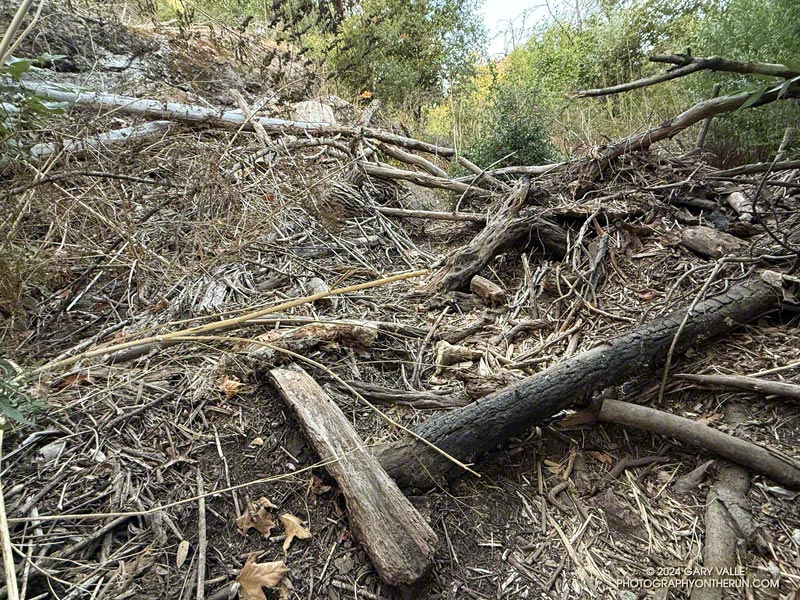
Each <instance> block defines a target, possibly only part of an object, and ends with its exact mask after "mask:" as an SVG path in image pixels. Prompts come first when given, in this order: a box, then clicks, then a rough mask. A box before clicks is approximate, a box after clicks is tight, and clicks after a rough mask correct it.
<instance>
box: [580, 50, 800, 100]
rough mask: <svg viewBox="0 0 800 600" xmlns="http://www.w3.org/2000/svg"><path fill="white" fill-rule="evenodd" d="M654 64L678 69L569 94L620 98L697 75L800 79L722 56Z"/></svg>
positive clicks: (661, 58)
mask: <svg viewBox="0 0 800 600" xmlns="http://www.w3.org/2000/svg"><path fill="white" fill-rule="evenodd" d="M650 61H651V62H661V63H671V64H674V65H676V67H674V68H672V69H670V70H668V71H666V72H665V73H658V74H656V75H651V76H649V77H643V78H641V79H637V80H636V81H628V82H626V83H621V84H619V85H612V86H610V87H606V88H596V89H591V90H580V91H578V92H575V93H573V94H570V97H571V98H588V97H598V96H610V95H612V94H621V93H624V92H629V91H631V90H636V89H640V88H644V87H649V86H651V85H656V84H659V83H663V82H665V81H670V80H672V79H677V78H679V77H685V76H686V75H691V74H692V73H697V72H698V71H726V72H729V73H742V74H757V75H768V76H772V77H782V78H784V79H791V78H792V77H797V76H798V75H800V70H797V69H793V68H791V67H789V66H787V65H782V64H773V63H762V62H757V61H751V60H748V61H743V60H729V59H727V58H722V57H721V56H709V57H706V58H703V57H694V56H687V55H685V54H657V55H655V56H651V57H650Z"/></svg>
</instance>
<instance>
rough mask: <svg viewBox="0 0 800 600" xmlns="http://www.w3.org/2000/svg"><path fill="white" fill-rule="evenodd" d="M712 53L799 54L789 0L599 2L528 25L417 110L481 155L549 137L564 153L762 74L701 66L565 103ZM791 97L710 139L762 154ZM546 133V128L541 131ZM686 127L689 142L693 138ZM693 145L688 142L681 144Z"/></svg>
mask: <svg viewBox="0 0 800 600" xmlns="http://www.w3.org/2000/svg"><path fill="white" fill-rule="evenodd" d="M689 48H690V49H691V51H692V52H693V54H695V55H697V56H704V55H705V56H708V55H713V54H719V55H723V56H726V57H729V58H733V59H756V60H762V61H776V60H778V61H783V62H789V63H792V61H800V2H798V1H797V0H770V1H769V2H764V1H763V0H683V1H677V2H676V1H673V0H623V1H621V2H615V1H612V0H605V1H603V0H601V2H600V4H599V5H598V6H596V7H595V10H594V11H592V12H591V13H590V14H589V15H588V16H587V17H586V18H585V19H584V20H583V22H582V23H581V25H580V27H579V26H577V25H576V24H575V23H574V22H569V21H564V20H559V21H555V22H550V23H548V24H546V25H544V26H543V27H541V28H540V29H539V30H538V31H536V32H534V34H533V35H532V37H531V38H530V40H529V41H528V42H527V43H525V44H524V45H523V46H521V47H518V48H516V49H515V50H514V51H513V52H511V53H510V54H509V55H508V56H507V57H505V58H504V59H503V60H502V61H500V62H498V63H496V64H493V65H489V66H487V67H484V68H482V69H480V70H479V71H478V73H477V74H476V75H475V77H474V78H473V79H472V80H471V81H470V82H469V84H468V85H465V86H461V87H460V88H459V89H458V90H454V92H453V93H452V94H451V97H449V98H448V99H447V100H446V102H443V103H441V104H439V105H437V106H435V107H431V108H430V109H429V110H428V111H427V113H426V114H427V124H428V128H429V130H430V131H431V132H432V133H436V134H438V135H444V134H448V135H450V136H451V138H452V140H453V141H454V143H455V144H456V146H457V147H458V148H460V149H461V150H462V151H464V152H466V153H468V154H471V155H473V157H474V158H476V159H479V160H481V161H483V162H493V161H496V160H501V159H502V158H503V156H504V153H505V152H507V151H508V150H509V149H512V150H514V151H515V152H516V154H515V158H512V159H510V162H530V161H532V160H536V159H540V160H542V159H546V157H547V156H548V147H547V146H548V144H549V146H550V147H551V148H552V150H554V151H555V152H556V153H557V154H560V155H570V154H574V153H575V152H576V151H581V150H585V149H586V147H591V146H594V145H597V144H602V143H605V142H606V141H607V140H608V139H616V138H621V137H624V136H627V135H630V134H632V133H635V132H636V131H641V130H643V129H645V128H649V127H653V126H655V125H657V124H658V123H660V122H662V121H664V120H665V119H667V118H670V117H672V116H674V115H677V114H679V113H680V112H682V111H683V110H685V109H686V108H688V107H690V106H691V105H692V104H694V103H695V102H698V101H700V100H703V99H705V98H707V97H708V95H709V93H710V91H711V88H712V87H713V83H714V82H715V81H720V82H723V83H724V86H723V93H735V92H737V91H740V90H743V89H751V90H753V91H755V90H757V89H758V88H759V86H763V85H765V84H766V83H769V82H764V81H758V79H757V78H755V79H754V78H752V77H749V78H748V77H744V76H735V75H731V74H699V75H694V76H691V77H688V78H685V79H679V80H675V81H672V82H668V83H664V84H660V85H657V86H652V87H648V88H644V89H639V90H634V91H631V92H627V93H624V94H619V95H613V96H606V97H601V98H582V99H575V100H568V95H569V94H570V93H572V92H575V91H577V90H581V89H586V88H601V87H607V86H611V85H615V84H618V83H622V82H625V81H631V80H634V79H638V78H640V77H644V76H647V75H651V74H654V73H659V72H663V70H664V69H665V68H666V67H665V65H663V64H657V63H651V62H649V61H648V56H649V55H652V54H655V53H675V52H685V51H686V49H689ZM798 118H800V108H798V106H797V105H796V103H790V102H786V103H778V104H776V105H772V106H768V107H764V108H759V109H753V110H744V111H740V112H738V113H735V114H733V115H729V116H727V117H724V118H721V119H718V120H717V121H715V125H714V128H712V134H711V136H710V138H709V142H708V144H709V145H708V147H709V149H711V150H714V151H716V152H718V153H719V154H720V158H721V160H722V161H726V160H730V161H732V162H736V161H741V160H744V159H747V158H752V159H757V158H764V157H765V155H768V154H769V153H770V152H774V148H775V146H776V144H777V143H778V141H779V140H780V138H781V135H782V133H783V127H784V126H785V125H788V124H791V123H793V122H794V123H796V122H797V120H798ZM544 131H546V133H547V135H544V134H543V132H544ZM692 134H693V132H690V133H689V137H688V139H689V140H693V139H694V138H693V135H692ZM690 143H691V142H690Z"/></svg>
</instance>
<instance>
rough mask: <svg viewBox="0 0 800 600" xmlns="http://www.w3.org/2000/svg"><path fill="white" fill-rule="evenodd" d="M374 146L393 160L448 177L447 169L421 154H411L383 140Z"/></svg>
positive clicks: (436, 175)
mask: <svg viewBox="0 0 800 600" xmlns="http://www.w3.org/2000/svg"><path fill="white" fill-rule="evenodd" d="M376 146H377V147H378V149H379V150H380V151H381V152H383V153H384V154H386V155H387V156H391V157H392V158H394V159H395V160H399V161H400V162H404V163H406V164H408V165H414V166H417V167H421V168H422V169H425V170H426V171H427V172H428V173H430V174H431V175H433V176H435V177H444V178H449V177H450V175H448V174H447V171H445V170H444V169H441V168H439V167H437V166H436V165H435V164H433V163H432V162H431V161H429V160H428V159H427V158H424V157H422V156H417V155H416V154H411V153H410V152H406V151H405V150H400V149H399V148H395V147H392V146H390V145H388V144H385V143H383V142H378V143H377V144H376Z"/></svg>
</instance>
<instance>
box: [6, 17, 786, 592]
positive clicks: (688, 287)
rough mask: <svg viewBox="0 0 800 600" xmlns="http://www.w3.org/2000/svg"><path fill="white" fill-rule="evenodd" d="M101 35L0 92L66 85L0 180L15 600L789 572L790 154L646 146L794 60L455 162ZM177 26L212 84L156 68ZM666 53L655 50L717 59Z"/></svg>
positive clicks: (593, 585)
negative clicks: (584, 146) (60, 108)
mask: <svg viewBox="0 0 800 600" xmlns="http://www.w3.org/2000/svg"><path fill="white" fill-rule="evenodd" d="M53 18H55V17H53ZM81 22H82V23H83V24H84V25H85V26H87V27H92V25H91V22H88V23H87V22H86V21H85V20H83V21H81ZM125 35H130V36H134V37H135V39H137V40H141V41H140V42H137V44H129V43H128V42H125V44H124V46H125V48H133V47H136V48H139V50H140V52H139V51H136V52H139V53H138V54H136V56H134V58H133V59H132V60H131V62H130V63H129V64H127V66H126V65H122V66H121V67H118V66H112V64H111V63H112V62H113V61H111V62H109V61H110V59H105V62H103V60H100V61H99V62H92V64H93V65H95V66H94V67H93V68H92V70H91V72H87V71H83V70H80V69H78V68H77V67H76V68H72V67H70V66H69V65H76V66H79V65H81V64H83V63H82V62H81V61H89V60H90V59H91V60H94V59H93V58H92V57H91V56H90V55H89V54H87V53H86V51H85V49H82V48H70V47H69V44H66V50H64V47H65V45H64V44H62V45H61V46H59V47H58V48H54V50H56V51H57V52H53V54H56V53H64V52H66V54H67V58H63V59H58V60H54V61H53V62H52V64H47V65H42V66H40V67H37V68H34V69H31V70H30V71H28V72H27V73H25V74H24V75H23V76H22V77H21V78H20V80H18V81H12V80H8V81H4V86H5V89H13V90H14V91H15V93H16V94H18V96H17V98H24V97H27V95H28V94H30V93H31V92H35V93H36V94H38V95H39V97H42V98H45V99H47V100H48V101H55V102H65V103H67V105H68V106H67V108H66V114H65V116H64V117H63V118H58V119H55V120H53V119H51V120H48V125H47V129H44V128H39V129H36V128H33V129H30V130H27V131H24V132H21V133H20V136H21V138H20V139H21V140H22V141H23V142H24V143H22V144H21V145H20V148H21V149H20V150H19V152H17V153H15V154H13V155H12V156H10V158H9V159H8V160H6V161H4V163H3V166H2V168H3V172H2V177H3V191H2V198H3V200H2V203H3V224H2V228H3V229H2V230H3V236H2V239H0V248H2V252H0V276H1V277H2V280H3V284H2V288H0V292H1V294H2V296H1V297H0V311H2V314H3V318H4V322H3V333H2V335H3V337H2V341H3V352H4V355H5V356H6V357H7V360H4V361H3V363H2V366H3V369H4V372H5V374H4V376H3V381H4V386H6V387H5V388H4V389H7V390H10V391H8V392H4V394H5V395H4V398H5V401H6V402H7V403H11V404H13V407H12V408H16V409H23V412H26V413H28V414H33V417H34V418H35V425H31V424H25V423H15V424H14V425H13V426H12V427H11V428H10V429H7V430H6V432H5V444H4V446H3V461H2V467H3V470H2V483H3V498H4V501H5V512H6V515H7V518H8V529H9V532H10V541H11V548H12V556H13V560H14V563H15V568H14V578H15V581H16V582H17V583H18V587H19V589H20V593H21V595H22V596H23V597H26V598H44V597H49V596H50V595H51V594H52V595H55V596H57V597H61V598H74V597H82V596H92V597H96V598H138V597H141V598H150V597H156V596H157V597H170V598H190V597H192V596H194V597H198V598H202V597H207V598H228V597H234V596H235V595H236V594H238V595H239V596H240V597H242V598H263V597H265V596H264V591H263V590H264V589H265V588H266V589H268V590H272V591H268V592H267V593H268V594H273V596H266V597H278V596H280V597H287V598H288V597H303V598H317V597H330V598H339V597H341V598H346V597H353V595H357V596H358V597H365V598H393V597H403V596H404V595H405V597H419V598H444V597H448V598H462V597H470V598H479V599H480V598H489V597H493V598H501V597H507V598H526V597H528V598H538V597H553V598H562V597H567V596H582V595H597V596H600V597H604V596H610V595H613V596H615V597H616V596H620V597H623V596H621V594H625V593H628V594H629V596H627V597H631V598H632V597H634V596H635V594H636V593H638V592H640V591H641V589H640V588H637V586H641V585H644V584H643V583H642V582H643V581H645V580H646V579H647V578H649V580H654V579H658V580H663V579H664V578H665V577H667V575H664V576H663V577H662V574H665V573H672V575H670V576H669V577H671V579H672V580H674V581H677V582H678V583H676V584H675V586H676V587H677V589H676V590H675V591H676V592H677V593H678V594H679V595H682V596H679V597H688V596H689V595H690V594H691V597H692V598H696V597H698V598H699V597H701V596H696V594H697V593H698V592H697V591H696V590H695V591H691V590H690V588H689V587H688V583H687V582H689V581H694V582H697V581H701V580H702V577H705V578H706V579H709V578H710V579H714V576H713V575H714V574H713V573H712V572H711V571H709V570H708V569H712V568H716V569H718V571H717V575H719V577H722V575H720V573H722V571H720V569H723V568H726V569H727V568H730V571H729V572H727V571H726V572H725V575H724V578H727V580H729V582H733V583H737V582H738V583H739V584H741V583H742V581H745V580H749V581H753V580H758V581H759V582H761V583H764V584H765V585H766V583H769V585H770V586H773V590H774V592H775V596H774V597H778V594H783V595H784V596H786V595H788V594H790V592H791V590H793V589H794V588H795V587H796V585H797V580H798V578H800V570H798V564H800V563H798V555H799V554H800V539H798V535H799V534H798V532H799V531H800V515H799V514H798V511H797V502H796V500H797V496H796V494H797V491H798V489H800V466H799V465H798V458H797V447H798V437H799V436H798V431H799V430H798V410H797V397H798V392H797V390H798V384H797V383H794V381H796V380H797V376H798V372H800V348H799V347H798V345H797V332H798V329H797V327H798V323H797V316H796V315H797V309H796V307H797V291H798V290H797V283H798V279H797V275H796V272H797V266H798V256H800V254H799V253H798V249H800V229H798V220H800V211H798V189H800V177H798V173H800V164H799V163H797V161H792V160H788V159H786V158H785V157H783V156H781V154H780V152H779V153H778V155H777V156H776V157H775V160H773V161H771V162H769V163H764V164H754V165H743V166H741V167H738V168H734V169H729V170H726V171H721V170H719V169H716V168H714V167H712V166H710V165H709V164H708V163H707V162H706V161H705V160H704V155H703V154H702V152H701V151H699V150H696V149H694V148H693V146H694V144H693V143H692V142H693V140H692V141H689V136H688V135H687V134H684V136H683V137H682V138H680V139H681V143H683V144H684V146H687V145H688V146H692V148H687V147H684V148H683V149H680V148H679V147H678V145H677V144H675V145H672V146H669V147H662V146H656V145H653V144H655V142H657V141H659V140H662V139H663V140H666V139H671V138H674V137H675V136H676V135H677V134H678V133H680V132H681V131H683V130H684V129H685V128H686V127H688V126H689V125H692V124H695V123H702V121H703V120H704V119H706V118H709V117H711V116H713V115H715V114H720V113H721V112H724V111H726V110H734V109H736V108H738V107H740V106H742V105H743V104H746V103H749V105H757V104H758V103H764V102H771V101H782V100H783V99H784V96H792V95H796V92H797V89H796V81H795V80H796V78H797V73H794V72H793V71H791V70H790V69H789V67H786V69H789V71H790V72H780V73H776V74H774V75H775V76H776V77H779V78H783V79H782V80H779V81H777V82H776V89H775V90H773V89H768V90H766V91H765V92H763V93H762V96H760V97H759V98H755V99H753V98H752V94H751V95H750V97H744V98H738V99H731V98H732V97H722V98H717V99H713V100H710V101H708V102H707V103H704V104H703V105H702V106H701V105H698V107H699V108H698V107H692V108H690V109H688V110H687V111H686V112H685V113H683V114H682V115H680V116H679V117H676V119H673V120H672V121H670V122H667V123H664V124H662V125H660V126H659V127H658V128H656V129H654V130H651V131H650V132H645V133H643V134H637V135H636V136H633V137H631V138H629V139H627V140H622V141H619V142H614V143H611V144H609V145H608V146H607V147H605V148H596V149H593V150H592V151H590V152H587V153H586V154H585V155H581V156H576V157H574V158H572V159H570V160H567V161H565V162H562V163H558V164H551V165H519V166H518V167H506V168H502V169H494V170H492V169H488V170H486V169H484V168H482V167H480V166H476V165H475V164H473V163H472V162H471V161H470V160H469V157H464V156H460V155H458V153H457V152H456V151H455V150H454V149H453V148H450V147H448V146H447V145H446V144H444V143H442V142H440V141H438V142H437V141H435V140H420V139H416V138H414V137H412V136H410V135H408V132H406V131H404V130H402V128H400V127H399V126H395V125H393V124H392V122H391V119H390V118H389V116H387V115H385V114H383V113H382V112H381V110H380V105H379V103H378V102H369V101H368V100H367V99H361V101H360V102H361V104H358V103H349V102H346V101H344V100H342V99H340V98H335V97H330V96H329V95H326V94H323V93H321V92H320V91H319V89H320V88H319V87H318V85H317V84H318V83H319V82H316V83H315V82H312V81H311V80H310V79H302V77H303V76H302V75H300V79H301V80H303V81H305V82H306V83H307V87H306V88H305V89H306V90H311V91H312V92H313V93H308V94H307V96H306V97H305V98H302V99H300V98H298V97H297V95H296V94H295V93H294V92H293V93H292V94H289V95H280V94H277V93H273V92H274V90H270V89H264V88H261V89H255V88H253V87H250V86H249V85H248V84H247V82H248V81H250V79H248V78H251V79H252V78H253V77H254V75H253V71H247V70H246V69H244V68H243V67H242V65H241V64H237V63H236V62H235V61H228V58H229V57H227V55H226V54H225V53H224V52H223V51H222V50H219V49H218V48H217V47H216V46H215V45H214V44H213V43H211V42H209V41H208V39H207V38H203V37H202V36H195V37H192V36H188V37H185V38H181V42H180V43H181V44H184V45H183V47H182V48H183V50H182V51H181V52H180V53H179V52H177V51H174V52H173V50H170V48H172V47H173V45H176V44H178V42H175V41H171V40H170V35H174V36H177V37H180V36H179V34H178V33H172V34H165V33H161V34H158V35H156V34H154V33H153V32H138V33H137V32H126V33H125ZM181 35H185V33H184V34H181ZM159 36H163V37H159ZM41 39H43V38H40V37H37V36H36V35H34V36H32V37H31V40H32V42H31V43H35V42H37V41H40V40H41ZM126 39H127V38H126ZM198 40H199V41H198ZM56 41H58V40H55V41H48V43H50V44H55V43H56ZM101 41H102V40H101ZM109 44H110V42H109ZM190 44H202V45H203V47H204V48H205V49H206V51H207V52H209V53H210V52H217V53H218V54H217V55H216V56H217V59H216V61H215V63H214V64H215V65H216V66H215V70H213V72H204V73H203V74H198V75H197V77H196V80H197V81H192V82H190V83H186V84H185V85H183V84H182V85H177V84H176V83H175V81H174V80H172V81H161V82H159V83H158V85H156V84H155V83H154V82H155V81H156V79H157V78H156V77H155V76H154V75H153V73H154V72H155V71H153V70H152V69H151V67H153V65H155V66H156V67H158V68H160V69H162V70H163V71H162V72H168V70H169V69H171V68H174V65H175V64H176V63H180V64H182V65H183V67H182V68H183V69H184V70H185V69H188V68H189V67H188V66H187V65H188V63H181V61H183V60H184V57H185V55H186V54H187V53H188V54H191V53H192V52H191V51H190V50H187V48H190V46H189V45H190ZM42 47H43V48H44V47H46V46H42ZM97 47H98V46H97V45H95V46H93V48H94V50H93V51H94V52H97ZM105 47H106V48H107V49H108V52H109V53H111V54H112V55H118V54H119V53H120V50H119V49H116V50H115V49H114V48H113V47H112V46H111V45H108V46H105ZM698 60H700V61H703V60H705V59H694V58H692V57H683V58H681V57H678V58H674V57H673V58H672V59H671V61H667V62H671V64H675V61H678V63H677V67H678V69H683V70H684V71H685V72H686V74H688V73H690V72H694V71H695V70H698V69H701V68H713V69H722V70H726V69H728V70H731V69H734V67H736V64H735V61H727V62H725V61H723V62H720V61H716V62H714V61H711V59H709V60H707V61H705V62H702V63H701V64H700V65H699V66H697V65H696V61H698ZM226 61H228V62H226ZM709 61H710V62H709ZM123 62H124V61H123ZM223 63H224V64H223ZM116 64H117V63H114V65H116ZM148 64H149V65H150V67H147V69H145V68H144V67H142V71H141V73H144V75H142V77H141V80H139V79H138V75H137V76H136V77H129V76H128V70H129V69H133V68H138V67H136V65H148ZM732 64H733V66H731V65H732ZM170 65H171V66H170ZM234 65H235V68H234ZM245 65H246V66H247V63H245ZM693 65H694V66H693ZM273 66H274V65H273ZM773 66H774V65H773ZM249 67H252V65H249ZM153 68H155V67H153ZM236 69H239V70H240V71H241V72H237V71H236ZM734 70H735V69H734ZM290 71H291V73H293V74H295V75H297V74H302V67H301V66H299V65H295V66H293V67H292V68H291V69H290ZM184 72H186V71H184ZM229 72H231V73H234V75H231V76H227V75H225V73H229ZM671 73H674V71H672V72H671ZM112 74H113V75H112ZM284 74H285V70H284ZM682 74H684V73H683V72H681V75H682ZM295 75H290V76H291V77H294V76H295ZM673 76H679V75H673ZM792 78H794V79H792ZM200 80H202V85H200V84H199V81H200ZM784 81H785V82H787V83H784ZM65 83H69V84H71V85H63V84H65ZM184 83H185V82H184ZM654 83H658V81H655V82H646V83H644V84H642V85H645V84H648V85H649V84H654ZM140 84H141V86H140ZM195 84H197V85H195ZM78 85H80V86H81V87H80V88H78V87H76V86H78ZM276 89H277V87H276ZM622 91H624V90H611V92H622ZM600 92H602V90H601V91H598V90H587V91H583V92H579V95H580V96H592V95H597V94H598V93H600ZM582 101H584V100H582ZM585 101H589V100H585ZM368 102H369V103H368ZM737 103H738V104H737ZM711 126H712V127H713V123H712V124H711ZM651 146H652V147H651ZM31 409H33V410H31ZM401 491H402V493H401ZM701 567H702V568H705V569H706V570H705V571H703V570H702V568H701ZM735 569H742V573H744V574H743V575H742V574H738V573H739V572H738V571H735ZM678 570H681V572H682V573H684V574H686V577H684V578H680V577H677V578H676V577H674V574H675V573H677V572H678ZM5 573H6V575H8V574H9V565H8V564H6V569H5ZM719 577H717V579H719ZM637 582H638V583H637ZM681 582H683V583H681ZM697 587H698V589H699V584H697ZM2 593H4V594H5V595H6V596H7V597H11V595H12V594H13V590H12V589H11V588H10V587H9V586H8V584H7V585H6V587H4V588H3V590H2ZM630 594H634V595H630ZM409 595H410V596H409ZM703 597H704V596H703ZM787 597H788V596H787Z"/></svg>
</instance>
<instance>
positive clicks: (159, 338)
mask: <svg viewBox="0 0 800 600" xmlns="http://www.w3.org/2000/svg"><path fill="white" fill-rule="evenodd" d="M427 274H428V271H427V270H422V271H412V272H410V273H401V274H399V275H392V276H391V277H384V278H383V279H376V280H373V281H368V282H366V283H359V284H356V285H350V286H347V287H343V288H338V289H335V290H326V291H324V292H320V293H318V294H313V295H311V296H303V297H302V298H296V299H295V300H290V301H289V302H284V303H282V304H278V305H276V306H272V307H269V308H263V309H261V310H256V311H253V312H250V313H246V314H244V315H241V316H239V317H235V318H232V319H224V320H222V321H217V322H216V323H208V324H206V325H199V326H197V327H190V328H188V329H181V330H179V331H173V332H170V333H165V334H163V335H156V336H150V337H146V338H142V339H139V340H132V341H130V342H123V343H121V344H112V345H110V346H102V347H100V348H95V349H94V350H89V351H86V352H82V353H81V354H77V355H75V356H72V357H70V358H65V359H63V360H60V361H55V362H50V363H46V364H44V365H42V366H41V367H38V368H36V369H34V370H32V371H31V372H30V373H29V375H36V374H39V373H43V372H45V371H50V370H53V369H55V368H58V367H65V366H69V365H73V364H75V363H77V362H79V361H81V360H84V359H87V358H93V357H95V356H101V355H103V354H109V353H111V352H117V351H119V350H125V349H127V348H134V347H137V346H143V345H147V344H160V343H161V342H164V341H170V340H176V339H178V338H181V339H182V338H186V337H187V336H193V335H195V334H199V333H207V332H209V331H219V330H223V329H224V330H226V331H227V330H230V329H236V328H238V327H243V326H245V325H247V324H248V321H249V320H251V319H256V318H258V317H263V316H265V315H269V314H272V313H276V312H279V311H282V310H287V309H289V308H294V307H295V306H300V305H302V304H308V303H311V302H315V301H317V300H321V299H323V298H327V297H328V296H334V295H340V294H346V293H349V292H357V291H360V290H366V289H370V288H374V287H379V286H382V285H387V284H389V283H394V282H396V281H404V280H406V279H411V278H413V277H420V276H422V275H427Z"/></svg>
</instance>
